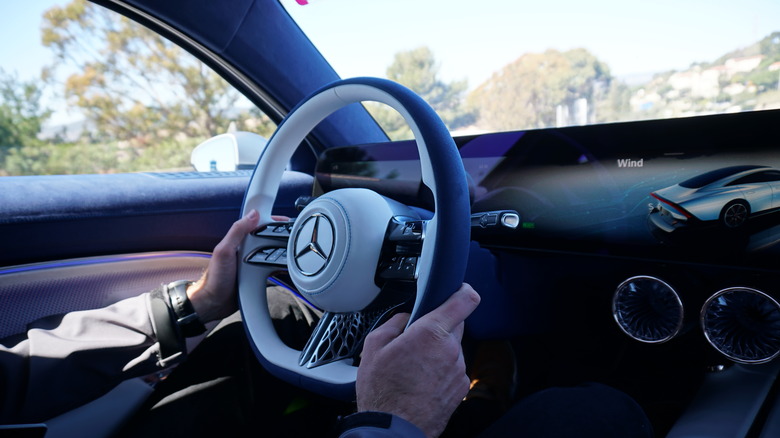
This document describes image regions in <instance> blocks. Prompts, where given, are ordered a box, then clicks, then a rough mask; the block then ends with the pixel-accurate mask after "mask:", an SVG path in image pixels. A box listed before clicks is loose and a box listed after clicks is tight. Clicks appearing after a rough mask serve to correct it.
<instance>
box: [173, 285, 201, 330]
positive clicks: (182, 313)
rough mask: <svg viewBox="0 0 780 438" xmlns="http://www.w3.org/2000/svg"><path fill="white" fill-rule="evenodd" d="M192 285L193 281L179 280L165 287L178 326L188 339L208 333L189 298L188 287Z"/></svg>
mask: <svg viewBox="0 0 780 438" xmlns="http://www.w3.org/2000/svg"><path fill="white" fill-rule="evenodd" d="M192 283H193V282H192V281H187V280H179V281H174V282H173V283H169V284H168V285H167V286H165V288H166V289H167V292H168V297H169V299H170V300H171V309H173V314H174V315H175V317H176V325H178V326H179V330H181V334H182V335H184V336H185V337H187V338H189V337H192V336H198V335H200V334H202V333H204V332H205V331H206V326H204V325H203V322H201V320H200V318H199V317H198V314H197V313H195V308H193V307H192V303H191V302H190V299H189V297H187V287H188V286H189V285H190V284H192Z"/></svg>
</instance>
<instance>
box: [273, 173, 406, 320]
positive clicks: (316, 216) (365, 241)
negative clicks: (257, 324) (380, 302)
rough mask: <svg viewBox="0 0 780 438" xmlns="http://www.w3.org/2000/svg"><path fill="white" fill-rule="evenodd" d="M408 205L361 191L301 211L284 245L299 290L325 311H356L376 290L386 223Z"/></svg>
mask: <svg viewBox="0 0 780 438" xmlns="http://www.w3.org/2000/svg"><path fill="white" fill-rule="evenodd" d="M408 211H409V210H408V208H407V207H406V206H404V205H402V204H399V203H397V202H395V201H392V200H390V199H386V198H384V197H383V196H381V195H379V194H377V193H376V192H373V191H371V190H366V189H342V190H336V191H334V192H331V193H328V194H326V195H323V196H320V197H319V198H317V199H315V200H314V201H312V202H311V203H310V204H309V205H308V206H306V208H305V209H304V210H303V211H302V212H301V215H300V216H299V217H298V219H297V220H296V222H295V226H293V229H292V233H291V236H292V238H291V239H290V240H289V242H288V244H287V254H289V257H291V258H292V262H293V263H290V266H289V267H288V269H289V273H290V277H291V278H292V280H293V283H294V284H295V286H296V288H297V289H298V292H299V293H301V295H303V296H304V297H306V299H307V300H309V301H310V302H311V303H312V304H314V305H316V306H317V307H319V308H321V309H323V310H325V311H329V312H339V313H344V312H357V311H359V310H362V309H363V308H365V307H366V306H367V305H369V304H370V303H371V301H373V300H374V298H376V296H377V295H378V294H379V287H378V286H377V285H376V284H375V282H374V276H375V273H376V269H377V264H378V263H379V257H380V254H381V250H382V244H383V242H384V237H385V233H386V231H387V225H388V223H389V221H390V220H391V218H392V217H393V216H394V215H396V214H398V213H400V212H405V213H407V214H408Z"/></svg>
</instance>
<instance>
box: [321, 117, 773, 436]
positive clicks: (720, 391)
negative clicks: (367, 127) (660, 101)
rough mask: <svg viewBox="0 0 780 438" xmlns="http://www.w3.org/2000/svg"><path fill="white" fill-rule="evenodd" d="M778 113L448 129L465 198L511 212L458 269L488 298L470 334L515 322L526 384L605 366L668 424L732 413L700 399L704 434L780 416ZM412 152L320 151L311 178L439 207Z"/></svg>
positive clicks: (692, 425) (675, 432) (402, 147)
mask: <svg viewBox="0 0 780 438" xmlns="http://www.w3.org/2000/svg"><path fill="white" fill-rule="evenodd" d="M778 120H780V111H776V110H773V111H762V112H752V113H749V114H748V113H736V114H727V115H716V116H707V117H696V118H690V119H671V120H657V121H642V122H628V123H617V124H609V125H596V126H583V127H566V128H555V129H541V130H532V131H516V132H500V133H489V134H482V135H470V136H464V137H457V138H455V141H456V144H457V146H458V149H459V151H460V154H461V157H462V158H463V164H464V167H465V170H466V172H467V174H468V179H469V186H470V192H471V195H472V198H473V202H472V214H476V215H479V214H481V213H483V212H506V211H511V212H514V213H516V214H517V216H518V218H519V220H518V223H517V226H516V227H504V226H500V225H497V226H484V224H483V225H480V224H479V223H478V222H477V223H474V222H473V226H472V241H473V243H472V249H471V255H470V259H469V269H468V271H467V273H466V281H468V282H469V283H471V284H472V285H473V286H474V287H475V289H477V291H479V292H480V294H481V295H482V298H483V301H482V303H481V304H480V306H479V308H478V309H477V311H476V312H475V313H474V315H472V317H471V318H470V320H469V321H468V323H467V333H469V334H470V335H471V336H473V337H477V338H507V337H509V338H512V339H513V342H514V344H515V349H516V351H519V352H520V353H518V356H519V360H520V362H521V364H520V369H523V370H524V373H525V375H526V376H527V379H526V381H524V382H521V387H522V388H521V391H526V392H528V393H531V392H533V391H535V390H538V389H541V388H544V387H549V386H554V385H572V384H577V383H578V382H586V381H601V382H604V383H607V384H610V385H612V386H615V387H617V388H620V389H622V390H624V391H626V392H628V393H629V394H631V395H632V396H633V397H635V398H636V399H637V400H639V401H640V403H642V405H643V407H644V408H645V410H646V411H647V412H648V415H649V416H650V417H651V420H652V421H653V423H654V424H655V425H656V427H657V428H658V430H657V433H658V434H659V435H666V434H667V433H668V436H672V437H674V436H685V433H687V432H685V431H691V430H697V431H701V430H704V429H702V427H703V425H702V424H699V423H700V422H701V421H702V418H705V417H702V416H697V414H696V412H697V409H705V410H706V411H707V412H711V410H710V409H718V410H726V411H728V412H729V413H730V414H729V415H727V416H724V417H723V418H720V419H713V418H712V416H711V415H707V416H706V422H707V424H708V426H707V428H710V427H712V428H714V430H716V431H717V433H715V432H714V434H713V435H712V436H724V437H725V436H740V435H739V433H736V432H735V429H734V428H735V427H748V428H750V427H762V426H763V425H764V424H767V422H771V421H775V420H771V419H772V418H776V419H777V421H780V408H778V406H780V404H778V403H774V402H770V403H767V404H765V405H764V408H761V409H763V411H762V413H761V415H760V416H759V409H758V408H757V407H756V406H761V402H762V401H763V400H765V399H767V400H768V398H771V397H772V396H771V395H770V390H769V388H771V387H773V384H774V383H773V382H774V381H775V379H776V377H777V375H778V366H777V364H776V363H775V362H773V361H772V360H773V359H774V358H775V357H776V356H777V355H778V353H780V305H779V304H778V299H780V287H778V284H780V282H779V281H778V280H780V271H779V270H778V266H780V263H779V262H780V185H778V184H777V183H776V182H775V179H776V178H775V175H777V174H778V172H777V170H776V169H780V149H778V147H777V146H778V145H777V140H776V134H775V133H774V129H775V126H776V125H777V121H778ZM418 158H419V157H418V155H417V151H416V147H415V145H414V143H413V142H412V141H402V142H394V143H378V144H368V145H360V146H350V147H344V148H336V149H331V150H328V151H327V152H325V153H324V154H323V155H322V156H321V157H320V160H319V162H318V165H317V171H316V174H315V195H316V194H320V193H324V192H328V191H331V190H335V189H339V188H346V187H367V188H371V189H373V190H375V191H377V192H379V193H381V194H384V195H386V196H388V197H391V198H394V199H397V200H399V201H402V202H405V203H407V204H410V205H414V206H416V207H419V208H421V209H424V210H433V209H434V206H433V205H432V197H431V196H430V193H429V191H428V189H427V188H426V187H425V186H424V185H423V184H422V182H421V176H420V167H419V162H418ZM759 174H760V175H759ZM767 367H769V368H767ZM767 369H769V371H766V370H767ZM746 370H747V371H746ZM744 373H747V374H748V375H750V376H753V377H751V378H754V380H755V381H752V383H746V382H745V381H744V379H742V377H740V376H742V374H744ZM762 373H763V374H762ZM759 375H761V376H763V377H761V378H758V377H756V376H759ZM724 381H726V382H731V383H726V384H724V383H723V382H724ZM712 382H717V383H712ZM724 385H725V386H724ZM702 394H706V395H702ZM697 397H698V398H697ZM691 400H700V401H699V402H694V403H691ZM705 405H706V406H707V407H706V408H704V407H703V406H705ZM767 409H769V411H770V413H769V414H767V411H766V410H767ZM772 412H774V413H772ZM767 415H768V417H767ZM758 421H760V422H761V426H753V425H754V424H756V422H758ZM719 422H722V423H723V424H719ZM778 424H780V423H778ZM745 425H747V426H745Z"/></svg>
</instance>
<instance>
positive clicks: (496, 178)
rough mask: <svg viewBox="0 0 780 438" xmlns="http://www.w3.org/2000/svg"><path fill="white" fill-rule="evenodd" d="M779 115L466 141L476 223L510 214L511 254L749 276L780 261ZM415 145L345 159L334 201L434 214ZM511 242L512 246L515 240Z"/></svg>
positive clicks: (332, 184)
mask: <svg viewBox="0 0 780 438" xmlns="http://www.w3.org/2000/svg"><path fill="white" fill-rule="evenodd" d="M778 123H780V111H776V110H775V111H763V112H752V113H740V114H730V115H719V116H709V117H697V118H690V119H674V120H660V121H648V122H631V123H621V124H611V125H596V126H586V127H585V126H584V127H569V128H559V129H544V130H534V131H518V132H503V133H492V134H484V135H477V136H469V137H459V138H456V139H455V141H456V144H457V146H458V148H459V150H460V153H461V156H462V158H463V164H464V168H465V170H466V172H467V174H468V179H469V185H470V187H471V190H472V193H473V203H472V212H475V213H476V212H480V211H489V210H500V209H509V210H516V211H517V212H518V213H519V214H520V218H521V226H520V227H518V229H516V230H512V231H511V232H509V231H507V232H506V233H505V234H502V235H501V236H500V237H499V240H502V241H504V242H511V245H512V246H528V247H540V248H546V249H549V248H553V249H562V250H574V251H597V252H599V253H605V254H613V253H614V254H625V253H626V252H630V253H631V254H637V250H639V251H640V252H641V253H642V255H646V256H650V257H652V256H659V257H663V258H669V257H672V258H679V259H682V260H690V261H728V262H729V263H730V264H735V263H736V264H739V263H743V264H745V265H750V266H770V265H772V266H773V267H774V266H776V263H777V262H780V141H779V140H776V138H777V136H776V134H775V133H774V132H772V131H773V130H774V129H775V128H773V127H776V126H778ZM420 175H421V171H420V164H419V159H418V154H417V150H416V146H415V143H414V142H413V141H407V142H395V143H386V144H374V145H364V146H359V147H349V148H338V149H334V150H331V151H329V152H327V153H326V154H325V155H324V156H323V157H322V159H321V161H320V163H319V166H318V171H317V181H318V183H319V184H320V185H321V188H322V189H323V190H324V191H330V190H333V189H338V188H344V187H355V186H357V187H367V188H371V189H373V190H376V191H378V192H379V193H382V194H385V195H387V196H389V197H392V198H395V199H397V200H399V201H401V202H405V203H407V204H412V205H417V206H420V207H424V208H429V209H432V208H433V207H432V201H431V196H430V193H429V192H428V191H427V188H425V186H424V185H422V183H421V177H420ZM507 239H509V240H507Z"/></svg>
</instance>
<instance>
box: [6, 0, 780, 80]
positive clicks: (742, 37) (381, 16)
mask: <svg viewBox="0 0 780 438" xmlns="http://www.w3.org/2000/svg"><path fill="white" fill-rule="evenodd" d="M281 1H282V4H283V5H285V7H287V8H288V10H289V11H290V12H291V15H293V17H294V18H296V20H297V21H298V22H299V23H300V24H301V26H302V27H303V29H304V31H306V32H307V34H309V36H310V37H311V38H312V39H313V40H314V42H315V45H317V47H318V48H319V49H320V51H321V52H322V53H323V54H324V55H325V57H326V58H327V59H329V60H330V62H331V64H332V65H333V66H334V68H336V70H337V71H338V72H339V73H340V74H341V76H342V77H351V76H384V75H385V70H386V68H387V66H389V65H390V64H391V63H392V61H393V55H394V54H395V53H397V52H399V51H402V50H410V49H414V48H417V47H419V46H421V45H426V46H428V47H430V48H431V49H432V51H433V53H434V56H435V57H436V60H437V61H438V63H439V65H440V68H441V69H440V73H441V75H442V77H443V78H444V79H445V80H461V79H466V80H468V83H469V86H470V88H474V87H476V86H477V85H479V84H480V83H481V82H483V81H484V80H486V79H488V78H489V77H490V75H491V74H492V73H493V72H495V71H497V70H499V69H500V68H501V67H503V66H504V65H506V64H508V63H510V62H512V61H513V60H515V59H517V58H518V57H519V56H521V55H522V54H524V53H528V52H535V53H540V52H543V51H545V50H546V49H549V48H554V49H558V50H562V51H563V50H568V49H572V48H576V47H585V48H586V49H588V50H589V51H590V52H591V53H593V54H594V55H596V56H597V57H598V58H599V59H600V60H602V61H604V62H606V63H607V64H608V65H609V67H610V69H611V72H612V74H613V75H616V76H619V77H628V76H631V75H637V74H644V75H646V74H648V73H654V72H660V71H667V70H672V69H675V70H684V69H685V68H687V67H688V66H689V65H690V64H691V63H692V62H701V61H712V60H714V59H716V58H718V57H719V56H721V55H723V54H724V53H726V52H729V51H731V50H734V49H737V48H740V47H744V46H746V45H748V44H751V43H753V42H755V41H757V40H759V39H761V38H763V37H764V36H766V35H768V34H770V33H771V32H773V31H778V30H780V1H778V0H741V1H739V2H735V1H724V0H682V1H681V0H642V1H640V0H592V1H582V0H548V1H539V0H534V1H528V0H488V1H475V0H308V1H309V4H308V5H306V6H300V5H298V4H297V2H296V1H295V0H281ZM63 3H65V2H64V1H61V0H25V1H10V0H6V1H3V2H2V3H0V41H2V42H3V43H0V68H2V69H4V70H5V71H6V73H15V74H17V75H18V77H19V78H20V79H23V80H31V79H36V78H38V77H39V75H40V71H41V68H42V67H43V66H44V65H45V64H47V63H50V62H52V54H51V53H50V52H49V51H48V49H45V48H43V47H42V46H41V44H40V24H41V16H42V14H43V11H44V10H46V9H47V8H49V7H51V6H52V5H54V4H63ZM410 11H412V12H410Z"/></svg>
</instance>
